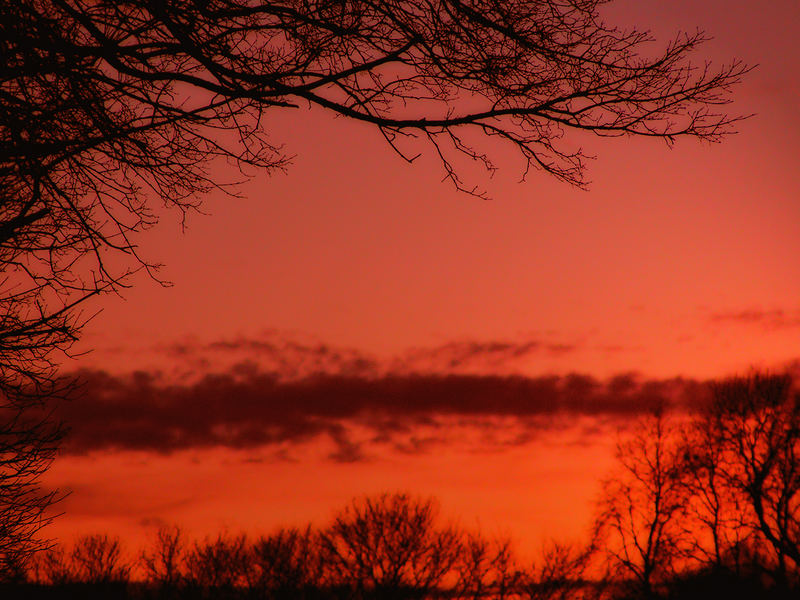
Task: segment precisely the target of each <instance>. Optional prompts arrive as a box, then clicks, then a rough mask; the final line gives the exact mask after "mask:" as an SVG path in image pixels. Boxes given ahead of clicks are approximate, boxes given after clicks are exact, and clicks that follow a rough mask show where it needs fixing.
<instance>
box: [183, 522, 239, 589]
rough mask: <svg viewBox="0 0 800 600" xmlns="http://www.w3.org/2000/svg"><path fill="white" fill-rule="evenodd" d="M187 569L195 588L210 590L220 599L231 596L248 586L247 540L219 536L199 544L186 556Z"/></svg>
mask: <svg viewBox="0 0 800 600" xmlns="http://www.w3.org/2000/svg"><path fill="white" fill-rule="evenodd" d="M185 565H186V581H187V583H188V585H189V586H191V587H192V588H194V589H201V590H202V589H205V590H209V591H210V592H211V593H213V594H215V595H216V596H219V595H221V594H222V595H224V594H231V593H233V592H235V591H236V590H238V589H240V588H243V587H245V586H246V584H247V574H248V572H249V571H250V570H251V561H250V556H249V553H248V545H247V538H246V537H245V536H244V535H236V536H234V535H229V534H219V535H218V536H217V537H216V538H208V539H206V540H205V541H203V542H195V543H194V544H193V546H192V547H191V548H190V549H189V551H188V552H187V553H186V560H185ZM216 596H215V597H216Z"/></svg>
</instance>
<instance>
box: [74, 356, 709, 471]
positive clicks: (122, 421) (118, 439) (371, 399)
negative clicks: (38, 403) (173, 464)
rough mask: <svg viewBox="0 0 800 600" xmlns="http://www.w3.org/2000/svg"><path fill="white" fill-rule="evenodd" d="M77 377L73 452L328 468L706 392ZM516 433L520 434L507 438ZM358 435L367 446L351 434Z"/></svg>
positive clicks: (695, 385) (622, 386)
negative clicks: (318, 442) (313, 458)
mask: <svg viewBox="0 0 800 600" xmlns="http://www.w3.org/2000/svg"><path fill="white" fill-rule="evenodd" d="M79 377H80V379H81V381H82V382H83V385H82V387H81V389H80V393H79V394H78V395H76V397H75V398H74V399H73V400H71V401H69V402H65V403H63V404H62V405H61V406H60V408H59V411H60V413H59V416H60V417H61V418H62V419H63V420H64V421H65V422H66V423H67V425H68V426H69V427H70V428H71V434H70V436H69V438H68V441H67V443H66V445H65V448H64V450H65V452H67V453H86V452H91V451H98V450H112V449H119V450H143V451H153V452H161V453H169V452H173V451H177V450H184V449H193V448H208V447H215V446H225V447H229V448H238V449H251V448H259V447H273V448H275V449H278V448H281V447H285V446H286V445H292V444H297V443H302V442H306V441H310V440H313V439H317V438H323V437H324V438H326V439H328V440H330V441H331V442H332V443H333V444H334V446H335V451H334V452H333V453H332V454H331V459H333V460H337V461H348V462H352V461H357V460H363V459H364V458H365V457H366V456H367V454H368V452H367V446H368V445H375V444H384V445H389V446H390V447H393V448H395V449H397V450H401V451H405V452H425V451H429V450H430V449H431V448H432V447H433V446H434V445H435V443H436V441H437V440H444V439H446V438H447V435H448V425H447V424H448V423H461V424H467V425H476V424H484V425H485V429H486V430H487V431H488V432H490V433H491V435H492V436H494V438H492V439H496V440H500V439H501V438H502V439H503V440H504V441H502V443H503V444H507V443H512V444H520V443H525V442H526V441H527V440H529V439H530V435H531V432H533V431H535V430H536V429H542V428H544V429H547V428H548V427H551V426H554V424H555V423H556V422H559V419H562V420H563V419H564V418H566V419H567V420H568V421H569V420H574V418H576V417H579V416H603V417H611V418H615V419H620V418H626V417H630V416H633V415H638V414H641V413H642V412H644V411H648V410H651V409H652V408H654V407H655V406H657V405H659V404H661V403H665V402H666V403H669V404H671V405H674V406H679V407H691V406H693V405H695V404H697V403H700V402H702V401H703V397H704V393H705V385H704V384H703V383H701V382H697V381H694V380H686V379H669V380H644V379H641V378H640V377H637V376H636V375H633V374H623V375H618V376H616V377H613V378H611V379H609V380H604V381H601V380H598V379H595V378H593V377H591V376H588V375H579V374H572V375H565V376H556V375H553V376H541V377H525V376H520V375H514V376H499V375H476V374H441V373H440V374H431V373H425V374H420V373H416V374H413V373H412V374H407V373H388V374H382V375H369V376H367V375H357V374H343V373H333V374H330V373H316V374H312V375H308V376H305V377H301V378H295V379H286V378H284V377H282V376H281V375H280V374H277V373H275V372H270V371H264V370H261V369H260V368H258V367H256V366H255V365H253V364H243V365H237V366H235V367H233V368H231V369H229V370H228V371H227V372H224V373H214V374H206V375H204V376H202V377H200V378H199V379H197V380H194V381H191V382H179V383H175V382H170V381H167V380H166V378H165V377H163V376H161V375H159V374H156V373H148V372H136V373H133V374H130V375H126V376H116V375H112V374H110V373H107V372H104V371H96V370H95V371H83V372H81V373H80V374H79ZM509 424H511V425H515V426H518V429H519V428H521V429H520V430H521V431H522V432H523V433H519V431H517V432H516V433H514V432H510V433H508V435H505V434H503V431H504V428H505V430H509ZM354 428H356V429H358V430H359V431H361V433H362V435H361V437H356V436H354V435H353V434H352V431H353V429H354ZM512 429H513V427H512ZM509 431H510V430H509ZM364 432H366V434H364ZM501 434H502V435H501ZM504 435H505V437H504ZM487 440H489V438H487ZM509 440H510V441H509ZM489 441H490V442H491V440H489ZM497 443H500V442H497Z"/></svg>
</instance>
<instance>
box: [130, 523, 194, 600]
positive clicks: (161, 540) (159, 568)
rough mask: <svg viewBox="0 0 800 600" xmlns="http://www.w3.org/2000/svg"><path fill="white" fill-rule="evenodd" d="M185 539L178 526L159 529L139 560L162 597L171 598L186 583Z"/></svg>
mask: <svg viewBox="0 0 800 600" xmlns="http://www.w3.org/2000/svg"><path fill="white" fill-rule="evenodd" d="M185 538H186V536H185V534H184V533H183V531H182V530H181V529H180V528H179V527H177V526H172V527H167V526H162V527H159V528H158V531H156V535H155V539H154V540H153V543H152V545H151V547H150V548H149V549H147V550H145V551H144V552H142V554H141V556H140V558H139V563H140V564H141V565H142V568H143V570H144V573H145V576H146V577H147V579H148V580H149V581H151V582H153V583H154V584H155V585H156V587H157V588H158V590H159V594H160V596H161V597H164V598H169V597H170V596H172V595H173V594H174V593H175V591H176V590H177V589H178V588H180V586H181V585H182V584H183V582H184V578H185V572H184V562H185V560H186V539H185Z"/></svg>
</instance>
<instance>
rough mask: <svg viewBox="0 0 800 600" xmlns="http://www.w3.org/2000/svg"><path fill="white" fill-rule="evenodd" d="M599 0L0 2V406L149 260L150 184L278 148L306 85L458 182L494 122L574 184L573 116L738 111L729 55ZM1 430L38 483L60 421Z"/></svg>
mask: <svg viewBox="0 0 800 600" xmlns="http://www.w3.org/2000/svg"><path fill="white" fill-rule="evenodd" d="M601 3H602V2H601V0H568V1H565V2H555V1H550V0H539V1H529V0H509V1H508V2H495V1H492V0H473V1H470V2H465V1H462V0H447V1H444V2H437V3H419V2H413V1H410V0H388V1H386V0H380V1H377V0H357V1H355V2H340V1H338V0H319V1H313V2H307V1H304V0H286V1H285V2H263V1H256V2H252V1H250V0H211V1H207V2H199V1H184V0H180V1H179V0H166V1H163V2H151V1H149V0H131V1H128V2H117V1H111V0H99V1H89V0H19V1H16V2H2V3H0V48H2V56H3V60H2V61H0V63H1V64H0V265H1V266H2V277H0V315H2V316H0V408H2V409H3V410H5V409H8V410H12V411H13V409H14V408H18V409H20V410H27V409H28V408H29V407H30V406H31V405H32V404H34V405H35V404H36V403H38V402H41V401H46V400H49V399H50V398H51V397H52V396H54V395H58V392H59V381H58V380H57V379H56V378H55V371H54V368H55V366H56V363H57V360H58V358H57V357H58V352H59V351H62V352H68V351H69V349H70V346H71V344H72V343H73V342H74V341H75V340H76V339H77V336H78V334H79V330H80V327H81V325H82V324H83V323H84V322H85V319H84V318H83V317H82V316H81V314H80V313H79V309H80V307H81V306H82V305H83V303H84V302H85V301H86V300H87V299H89V298H91V297H93V296H95V295H97V294H101V293H106V292H112V291H119V290H120V289H121V288H123V287H124V286H126V285H128V284H129V282H130V275H131V273H133V272H135V271H137V270H140V269H144V270H146V271H148V272H150V273H151V274H153V273H154V269H155V267H156V265H155V264H153V263H152V262H150V261H148V260H146V259H145V258H143V257H142V255H141V254H140V252H139V248H138V246H137V234H138V233H140V232H141V231H142V230H144V229H147V228H148V227H151V226H152V225H154V224H155V223H156V222H157V221H158V217H159V204H163V205H165V206H168V207H172V208H177V209H178V210H179V211H187V210H191V209H192V208H194V207H196V206H197V203H198V201H199V200H198V198H199V195H201V194H202V193H204V192H208V191H210V190H213V189H219V188H225V189H227V188H226V187H225V182H220V181H217V180H216V179H214V178H213V177H212V176H211V175H210V174H209V173H210V171H209V169H210V168H211V163H213V162H214V161H215V160H218V159H223V160H227V161H230V162H233V163H234V164H235V165H236V166H237V167H238V169H239V170H240V171H241V172H242V173H245V171H247V172H252V169H266V170H274V169H281V168H284V167H285V166H286V164H287V157H286V155H285V154H284V153H283V151H282V149H281V146H280V145H279V144H278V143H276V142H274V141H272V140H271V139H270V138H269V136H268V133H269V132H268V131H267V130H266V128H265V127H266V126H265V123H266V122H265V117H266V116H267V115H268V114H270V113H273V112H274V111H284V112H286V111H290V110H296V109H298V108H299V107H302V106H309V105H311V106H316V107H320V108H322V109H324V110H327V111H329V112H330V113H331V114H336V115H341V116H344V117H346V118H348V119H351V120H353V121H358V122H361V123H366V124H368V125H369V126H371V127H372V128H373V129H374V130H375V131H376V132H378V133H380V134H381V135H382V136H383V137H384V138H385V140H386V142H387V143H388V144H389V145H391V147H392V148H394V149H395V150H396V151H397V153H398V154H399V155H400V156H402V157H403V158H405V159H406V160H408V161H413V160H414V158H415V157H416V156H417V155H418V154H419V153H420V152H422V151H429V152H432V154H433V155H434V156H435V157H437V158H438V159H439V161H440V163H441V166H442V169H443V173H444V175H445V177H446V178H447V179H449V180H450V181H451V182H452V183H453V184H454V185H455V187H456V188H458V189H460V190H464V191H467V192H469V193H473V194H477V195H481V192H480V191H479V190H477V188H475V187H474V186H473V185H472V184H470V183H468V182H466V181H465V180H464V179H463V173H465V172H468V168H467V167H466V166H465V165H469V164H471V163H472V162H477V163H478V164H480V165H483V166H484V167H485V168H486V169H488V170H490V171H491V170H493V169H494V168H495V166H494V164H493V162H492V157H491V156H490V154H489V153H488V151H487V150H485V148H487V147H492V146H493V145H494V142H495V141H498V142H501V143H502V144H505V145H507V146H508V147H510V148H512V149H514V150H516V152H517V153H518V154H519V155H520V156H521V157H522V159H523V161H524V163H525V164H526V165H527V166H526V168H525V173H527V171H528V170H529V169H530V168H534V169H540V170H542V171H544V172H547V173H550V174H551V175H553V176H555V177H557V178H559V179H561V180H564V181H566V182H569V183H571V184H575V185H583V184H584V183H585V178H584V173H585V157H584V156H583V154H582V153H581V151H580V149H578V148H577V147H576V146H575V145H571V144H570V142H569V139H570V138H569V136H565V135H564V134H566V133H569V132H570V131H586V132H591V133H594V134H597V135H600V136H610V135H637V136H647V137H655V138H660V139H663V140H666V141H667V142H670V143H671V142H672V141H673V140H674V139H676V138H678V137H681V136H687V137H695V138H701V139H707V140H718V139H720V137H721V136H723V135H724V134H726V133H728V132H729V131H730V130H731V125H732V124H733V123H735V121H736V120H737V117H735V116H733V117H732V116H728V115H726V114H725V113H724V112H722V111H720V110H719V109H718V106H719V105H720V104H724V103H725V102H726V101H727V97H728V96H727V94H728V92H729V90H730V88H731V86H732V85H734V84H735V83H736V82H737V81H738V80H739V78H740V77H741V76H742V74H744V73H745V72H746V70H747V68H746V67H745V66H744V65H743V64H741V63H739V62H733V63H731V64H730V65H727V66H722V67H719V68H712V67H711V66H709V65H708V64H700V65H694V64H693V63H691V62H690V60H689V57H690V54H691V53H692V52H693V51H694V50H695V49H696V48H697V47H699V46H701V45H702V43H703V42H704V41H705V39H706V38H705V37H704V35H703V34H702V33H700V32H697V33H695V34H688V35H680V36H678V37H676V38H675V39H673V40H672V41H670V42H668V43H667V44H666V45H665V47H664V48H663V49H662V51H661V52H660V53H656V54H654V53H652V52H651V51H650V47H649V46H648V45H647V43H648V42H649V41H650V40H649V37H648V35H647V34H646V33H643V32H640V31H636V30H621V29H617V28H614V27H612V26H609V25H607V24H605V23H604V22H603V21H602V20H601V19H600V17H599V14H598V6H599V5H600V4H601ZM465 161H466V162H465ZM250 168H252V169H250ZM248 169H250V170H248ZM245 175H246V173H245ZM16 422H19V421H16ZM9 423H12V424H13V423H14V417H13V416H12V418H11V420H9ZM9 431H10V432H11V433H9ZM0 435H2V437H3V441H2V444H3V446H2V448H3V449H5V448H10V450H9V451H7V452H6V451H5V450H3V451H4V452H5V454H4V455H3V456H4V457H5V461H4V462H3V465H2V469H3V470H4V472H10V473H14V472H15V470H16V471H19V470H20V466H19V464H18V462H16V461H17V458H15V457H19V456H21V457H22V458H21V460H22V461H23V463H25V461H26V460H28V459H27V457H25V456H24V455H25V452H26V451H27V452H33V453H34V454H35V455H36V456H38V457H42V458H41V462H39V464H38V466H36V467H35V468H33V469H32V470H30V471H29V473H30V478H29V479H28V481H32V482H35V481H36V474H37V473H39V472H41V469H43V468H45V467H46V465H47V464H48V461H49V460H50V458H51V457H52V453H50V454H48V452H49V451H50V450H51V449H52V448H53V446H54V442H55V441H57V437H58V435H57V432H55V431H54V430H52V429H49V428H47V427H45V428H43V429H41V430H36V431H28V432H25V434H24V435H23V436H22V438H21V440H19V441H17V440H16V439H15V435H16V431H15V430H14V429H13V427H12V426H11V425H9V426H8V427H5V428H3V427H2V425H0ZM6 440H8V441H6ZM0 485H2V482H0ZM14 489H15V488H14V487H13V486H10V485H6V486H5V487H4V488H3V493H4V494H5V498H8V496H9V495H13V494H14V492H13V490H14ZM26 498H29V499H31V500H30V505H29V509H30V510H28V512H27V513H26V515H27V516H26V517H24V518H23V519H22V522H28V523H29V522H30V519H31V515H37V514H41V513H40V508H41V507H42V506H43V505H46V504H47V502H48V501H49V500H50V499H52V497H49V496H47V495H41V494H40V495H36V494H33V495H29V496H25V495H24V494H23V495H21V496H18V497H16V498H15V499H12V500H11V501H7V500H5V499H4V500H3V501H4V502H6V504H4V505H3V506H0V511H5V512H8V511H11V510H12V509H9V508H7V507H8V506H20V505H23V504H24V503H25V502H26V500H25V499H26ZM12 512H13V511H12ZM36 530H37V527H36V526H34V527H27V529H26V528H25V527H23V528H22V529H19V530H18V531H17V533H16V534H14V535H12V536H11V537H9V538H8V539H9V540H11V539H14V540H18V542H19V543H23V542H25V540H26V539H33V537H32V536H34V534H35V532H36ZM23 532H27V533H23ZM0 544H5V545H6V546H8V545H9V544H10V542H3V541H2V540H0Z"/></svg>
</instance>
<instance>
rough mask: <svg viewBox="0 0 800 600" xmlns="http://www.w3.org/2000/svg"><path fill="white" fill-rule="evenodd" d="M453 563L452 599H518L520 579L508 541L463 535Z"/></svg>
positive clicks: (521, 577) (473, 534)
mask: <svg viewBox="0 0 800 600" xmlns="http://www.w3.org/2000/svg"><path fill="white" fill-rule="evenodd" d="M461 537H462V539H461V545H460V551H459V557H458V560H457V561H456V564H455V568H454V572H455V585H454V586H453V596H454V597H456V598H461V599H463V600H481V599H483V598H492V599H493V600H506V599H508V598H515V597H518V594H519V591H520V586H521V584H522V580H523V576H522V573H521V569H520V568H519V565H518V564H517V561H516V558H515V557H514V552H513V549H512V545H511V541H510V540H508V539H487V538H485V537H484V536H482V535H480V534H478V533H466V534H463V535H462V536H461Z"/></svg>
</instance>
